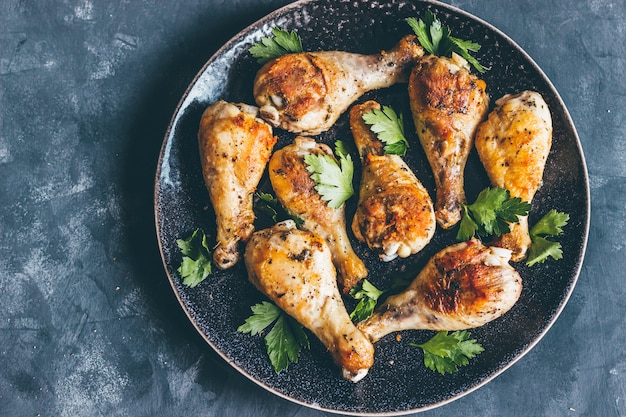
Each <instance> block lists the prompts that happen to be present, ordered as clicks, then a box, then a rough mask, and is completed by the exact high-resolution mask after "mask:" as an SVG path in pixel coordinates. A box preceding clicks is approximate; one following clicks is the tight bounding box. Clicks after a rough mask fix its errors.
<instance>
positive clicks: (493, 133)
mask: <svg viewBox="0 0 626 417" xmlns="http://www.w3.org/2000/svg"><path fill="white" fill-rule="evenodd" d="M551 146H552V117H551V115H550V110H549V109H548V105H547V104H546V102H545V101H544V100H543V98H542V97H541V95H540V94H539V93H536V92H532V91H523V92H521V93H519V94H515V95H511V94H508V95H506V96H504V97H502V98H500V99H499V100H498V101H496V108H495V109H494V110H493V111H492V112H491V113H490V114H489V117H488V119H487V120H485V121H484V122H483V123H482V124H481V125H480V126H479V128H478V131H477V133H476V150H477V151H478V155H479V157H480V160H481V162H482V163H483V166H484V167H485V170H486V171H487V174H488V176H489V179H490V181H491V183H492V184H493V185H494V186H496V187H501V188H505V189H507V190H509V192H510V193H511V196H512V197H519V198H521V199H522V200H523V201H527V202H529V203H530V202H531V201H532V199H533V198H534V196H535V193H536V192H537V190H538V189H539V187H540V186H541V182H542V178H543V171H544V168H545V165H546V160H547V159H548V154H549V153H550V148H551ZM493 244H494V245H497V246H501V247H503V248H507V249H510V250H511V251H512V252H513V255H512V258H511V259H512V260H513V261H515V262H518V261H522V260H524V259H525V258H526V252H527V251H528V249H529V248H530V245H531V240H530V236H529V234H528V217H527V216H522V217H520V221H519V223H513V224H512V225H511V232H510V233H507V234H504V235H502V236H500V237H499V238H497V239H496V240H495V241H494V242H493Z"/></svg>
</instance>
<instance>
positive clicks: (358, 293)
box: [350, 279, 385, 322]
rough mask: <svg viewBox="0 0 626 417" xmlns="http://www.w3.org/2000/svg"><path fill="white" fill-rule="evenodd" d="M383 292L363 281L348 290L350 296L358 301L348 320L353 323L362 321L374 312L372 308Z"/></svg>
mask: <svg viewBox="0 0 626 417" xmlns="http://www.w3.org/2000/svg"><path fill="white" fill-rule="evenodd" d="M384 292H385V291H381V290H379V289H378V288H376V287H375V286H374V285H373V284H372V283H371V282H369V281H368V280H366V279H364V280H362V281H361V282H359V283H358V284H357V285H355V286H354V287H352V289H351V290H350V295H351V296H352V297H353V298H354V299H356V300H359V302H358V303H357V305H356V307H354V310H352V313H350V318H351V319H352V321H354V322H359V321H363V320H365V319H366V318H368V317H369V316H371V315H372V313H373V312H374V308H375V307H376V303H377V301H378V298H379V297H380V296H381V295H382V294H383V293H384Z"/></svg>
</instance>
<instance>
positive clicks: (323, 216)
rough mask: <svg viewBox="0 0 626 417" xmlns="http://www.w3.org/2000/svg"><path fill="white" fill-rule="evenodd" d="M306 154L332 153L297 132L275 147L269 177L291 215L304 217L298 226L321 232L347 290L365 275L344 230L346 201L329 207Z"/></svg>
mask: <svg viewBox="0 0 626 417" xmlns="http://www.w3.org/2000/svg"><path fill="white" fill-rule="evenodd" d="M308 154H326V155H330V156H332V154H333V153H332V151H331V149H330V147H328V145H325V144H323V143H317V142H316V141H315V140H313V139H310V138H306V137H302V136H299V137H297V138H296V139H295V140H294V142H293V143H292V144H290V145H287V146H285V147H284V148H282V149H279V150H277V151H276V152H274V155H272V157H271V159H270V163H269V177H270V181H271V183H272V187H273V189H274V192H275V193H276V198H277V199H278V201H279V202H280V203H281V204H282V206H283V207H284V208H285V209H286V210H287V211H288V212H289V213H290V214H292V215H294V216H296V217H298V218H300V219H302V220H303V224H302V226H301V228H302V229H304V230H309V231H311V232H314V233H316V234H318V235H320V236H321V237H322V238H323V239H324V240H326V242H327V243H328V245H329V247H330V251H331V254H332V258H333V263H334V264H335V267H336V268H337V271H338V278H339V284H340V287H341V289H342V291H343V292H348V291H349V290H350V288H352V287H353V286H354V285H355V284H356V283H357V282H359V281H360V280H361V279H363V278H365V277H366V276H367V268H366V267H365V264H364V263H363V261H362V260H361V259H360V258H359V257H358V255H357V254H356V253H355V252H354V249H353V248H352V245H351V244H350V239H349V237H348V233H347V230H346V218H345V217H346V216H345V204H342V205H341V206H340V207H339V208H337V209H335V208H331V207H330V206H329V205H328V204H327V203H326V201H324V200H322V197H321V196H320V194H319V193H318V192H317V191H316V190H315V182H314V181H313V179H312V178H311V176H310V173H309V171H308V170H307V166H306V163H305V161H304V157H305V155H308Z"/></svg>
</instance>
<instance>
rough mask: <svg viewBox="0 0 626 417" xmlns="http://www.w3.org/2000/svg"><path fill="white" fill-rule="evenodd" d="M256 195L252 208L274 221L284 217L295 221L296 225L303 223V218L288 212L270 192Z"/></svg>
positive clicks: (276, 221)
mask: <svg viewBox="0 0 626 417" xmlns="http://www.w3.org/2000/svg"><path fill="white" fill-rule="evenodd" d="M256 197H257V198H258V200H256V201H255V202H254V208H255V209H257V210H258V211H259V212H261V213H263V214H265V215H267V216H268V217H270V218H271V219H272V220H273V221H274V223H278V222H279V221H282V220H286V219H291V220H293V221H294V222H296V226H297V227H300V226H302V223H304V220H302V219H301V218H299V217H298V216H294V215H292V214H291V213H289V212H288V211H287V210H286V209H285V208H284V207H283V206H282V205H281V204H280V202H279V201H278V199H277V198H276V197H275V196H273V195H272V194H270V193H256Z"/></svg>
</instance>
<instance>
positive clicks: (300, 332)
mask: <svg viewBox="0 0 626 417" xmlns="http://www.w3.org/2000/svg"><path fill="white" fill-rule="evenodd" d="M251 310H252V315H251V316H250V317H248V318H247V319H246V321H245V323H244V324H242V325H241V326H239V327H238V328H237V331H238V332H240V333H245V334H251V335H253V336H254V335H257V334H259V333H261V332H263V331H264V330H265V329H267V328H268V327H270V326H272V328H271V330H270V331H269V332H268V333H267V334H266V335H265V349H266V351H267V354H268V356H269V358H270V362H271V363H272V367H273V368H274V370H275V371H276V372H280V371H283V370H285V369H287V367H288V366H289V364H290V363H297V362H298V359H299V358H300V352H301V351H302V349H309V347H310V344H309V338H308V336H307V334H306V332H305V331H304V327H302V325H301V324H300V323H298V322H297V321H296V320H295V319H294V318H292V317H291V316H289V315H288V314H287V313H285V312H284V311H283V310H281V309H280V308H279V307H277V306H276V305H275V304H273V303H270V302H268V301H263V302H261V303H259V304H255V305H253V306H252V307H251ZM272 324H273V325H272Z"/></svg>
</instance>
